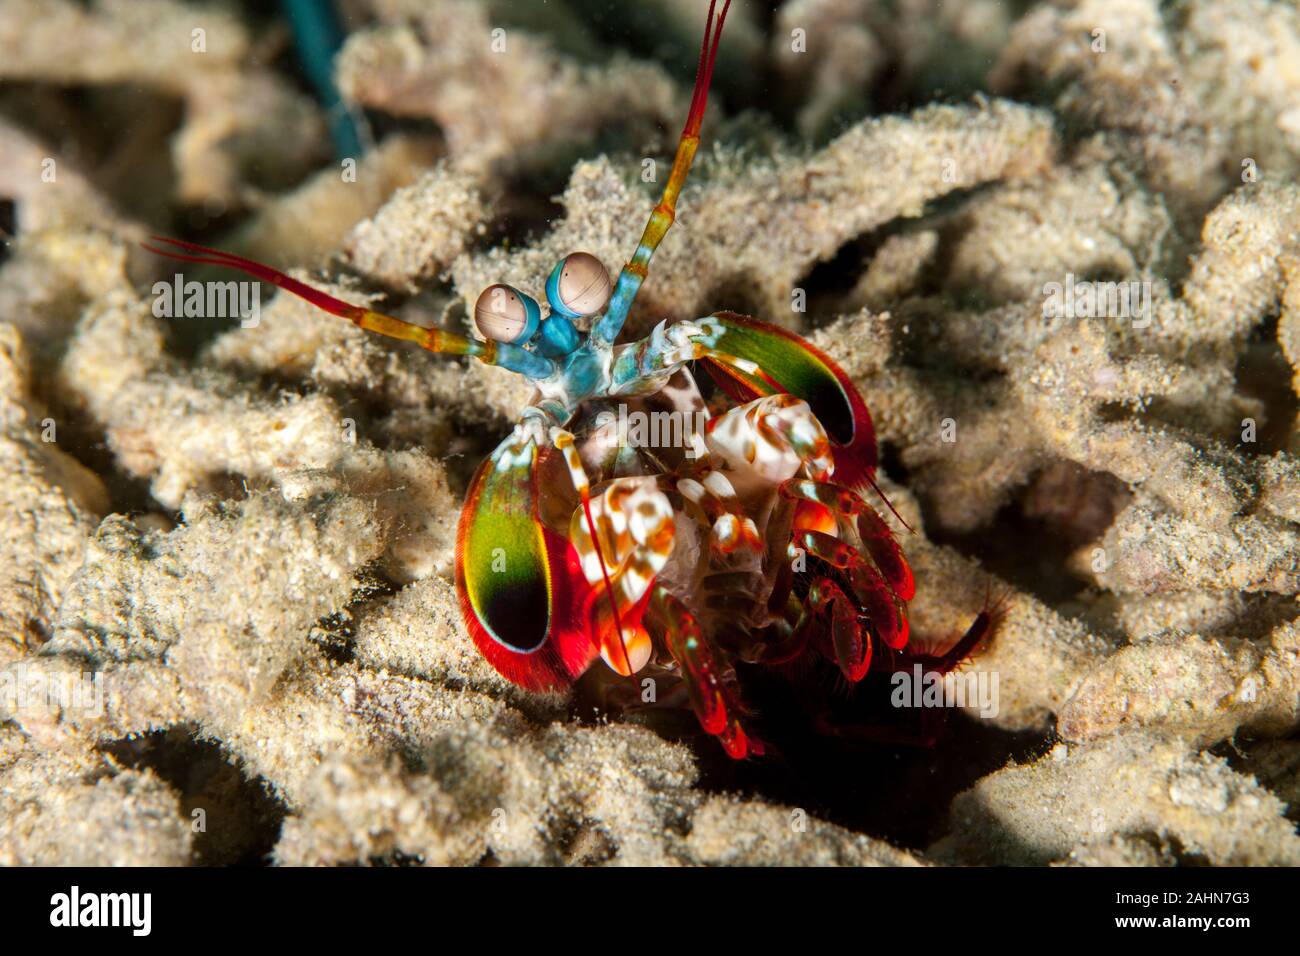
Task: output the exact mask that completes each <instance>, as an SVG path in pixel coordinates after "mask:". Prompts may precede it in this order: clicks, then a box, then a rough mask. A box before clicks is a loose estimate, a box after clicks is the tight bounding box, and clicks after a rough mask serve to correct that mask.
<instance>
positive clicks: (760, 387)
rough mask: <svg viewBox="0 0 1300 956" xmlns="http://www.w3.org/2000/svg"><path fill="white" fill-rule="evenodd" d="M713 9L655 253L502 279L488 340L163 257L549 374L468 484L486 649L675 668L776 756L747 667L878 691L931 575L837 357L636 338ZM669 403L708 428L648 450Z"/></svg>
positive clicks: (988, 619)
mask: <svg viewBox="0 0 1300 956" xmlns="http://www.w3.org/2000/svg"><path fill="white" fill-rule="evenodd" d="M715 4H716V0H710V3H709V13H708V20H707V24H706V28H705V33H704V40H703V43H702V45H701V50H700V58H699V65H698V68H697V72H696V79H695V87H694V95H693V97H692V100H691V105H690V110H689V113H688V115H687V118H686V123H685V126H684V127H683V129H682V133H681V136H680V139H679V141H678V146H677V150H676V154H675V157H674V160H673V165H672V170H671V173H670V174H669V177H668V180H667V183H666V184H665V186H664V188H663V192H662V195H661V197H660V199H659V202H658V204H657V205H656V206H655V208H654V211H653V212H652V214H651V216H650V219H649V222H648V223H647V225H646V226H645V229H644V232H643V233H642V236H641V241H640V244H639V245H638V246H637V248H636V251H635V253H634V254H633V256H632V258H631V260H630V261H628V263H627V264H626V265H625V266H624V267H623V269H622V271H621V272H620V273H619V275H618V279H617V281H616V282H614V283H611V282H610V278H609V274H608V272H607V271H606V270H605V267H604V266H603V265H602V264H601V263H600V262H599V260H597V259H596V258H595V257H594V256H591V255H589V254H587V253H583V252H575V253H573V254H571V255H569V256H567V257H565V258H564V259H563V260H562V261H560V262H559V263H557V264H556V266H555V268H554V270H553V271H552V272H551V274H550V276H549V278H548V280H547V282H546V299H547V305H548V307H549V308H548V309H547V311H546V313H545V314H543V311H542V307H541V306H540V305H539V303H538V302H537V301H536V300H534V299H532V298H531V297H529V296H528V295H526V294H525V293H523V292H521V291H519V290H518V289H515V288H513V287H511V286H509V285H505V284H497V285H493V286H490V287H489V288H487V289H485V290H484V291H483V293H482V295H480V297H479V299H478V301H477V303H476V306H475V310H474V321H475V325H476V327H477V330H478V332H479V333H480V335H481V336H482V338H481V339H477V338H471V337H468V336H463V335H459V334H457V333H454V332H450V331H445V330H441V329H427V328H423V327H420V326H417V325H414V324H410V323H407V322H404V321H401V320H399V319H396V318H393V317H391V316H388V315H384V314H382V313H379V312H376V311H372V310H371V309H368V308H362V307H360V306H355V305H351V304H349V303H347V302H344V301H341V300H339V299H337V298H335V297H333V296H331V295H328V294H326V293H324V292H321V291H319V290H317V289H315V288H312V287H311V286H309V285H307V284H305V283H303V282H300V281H298V280H296V279H294V278H292V277H290V276H288V275H285V274H283V273H281V272H279V271H276V270H274V269H272V268H270V267H268V266H265V265H262V264H260V263H257V262H253V261H251V260H248V259H244V258H242V257H239V256H235V255H233V254H230V253H225V252H221V251H218V250H215V249H211V248H208V247H205V246H200V245H196V244H193V243H189V242H184V241H180V240H176V239H167V238H163V237H154V242H155V243H156V244H155V245H152V246H150V245H147V246H146V248H148V249H150V251H153V252H155V253H157V254H160V255H163V256H168V257H170V258H174V259H180V260H184V261H190V262H200V263H207V264H211V265H219V266H226V267H231V268H235V269H239V270H242V271H244V272H246V273H249V274H251V275H253V276H255V277H257V278H258V279H261V280H263V281H266V282H270V283H273V284H275V285H277V286H279V287H280V288H282V289H284V290H286V291H288V292H290V293H292V294H294V295H297V296H300V297H302V298H303V299H306V300H307V301H309V302H311V303H313V304H315V305H316V306H318V307H319V308H321V309H323V310H325V311H327V312H330V313H332V314H334V315H337V316H340V317H342V318H345V319H348V320H350V321H352V322H353V323H355V324H356V325H358V326H359V327H361V328H363V329H368V330H370V331H372V332H377V333H379V334H381V335H386V336H389V337H391V338H395V339H400V340H404V341H409V342H414V343H416V344H417V345H419V346H421V347H422V348H425V349H427V350H429V351H431V352H437V353H443V354H448V355H464V356H473V357H474V358H476V359H478V360H479V361H481V362H483V363H485V364H488V365H496V366H499V367H501V368H505V369H509V370H510V371H512V372H516V373H518V374H520V375H523V376H524V377H525V378H527V379H528V380H529V381H530V382H531V383H533V385H534V386H535V387H536V393H535V395H534V398H533V400H532V402H531V403H530V404H529V405H528V407H526V408H525V409H524V410H523V412H522V414H521V415H520V417H519V420H518V423H517V424H516V426H515V427H514V429H513V431H512V432H511V433H510V434H509V435H508V436H507V437H506V438H505V440H503V441H502V442H501V443H500V445H499V446H498V447H497V448H496V450H495V451H494V452H493V453H492V454H491V456H490V457H489V458H488V459H487V460H486V461H484V462H483V464H482V465H481V466H480V467H479V469H478V470H477V472H476V473H475V475H474V477H473V479H472V480H471V482H470V485H469V489H468V492H467V494H466V499H465V505H464V508H463V511H462V514H461V518H460V524H459V529H458V535H457V549H456V572H455V577H456V589H457V593H458V596H459V601H460V606H461V611H462V614H463V617H464V620H465V624H466V626H467V628H468V630H469V632H470V634H471V636H472V638H473V640H474V642H475V644H476V645H477V647H478V649H479V650H480V651H481V653H482V654H483V656H484V657H485V658H486V659H487V660H488V661H489V662H490V663H491V664H492V666H493V667H495V668H496V670H497V671H498V672H500V673H501V674H502V675H503V676H504V677H506V678H507V679H509V680H510V681H512V682H514V683H515V684H518V685H520V686H522V687H525V688H528V689H530V690H534V691H548V690H557V689H564V688H567V687H569V686H570V685H572V684H573V682H574V681H575V680H576V679H577V678H578V677H579V676H580V675H582V674H583V672H584V671H586V670H587V669H588V667H589V666H591V665H592V664H593V662H594V661H595V659H596V657H597V656H599V657H600V658H602V659H603V660H604V662H605V664H607V665H608V666H609V667H610V668H611V669H612V670H613V671H614V672H616V673H617V674H618V675H622V676H623V677H631V676H632V675H641V674H644V673H654V674H658V675H663V676H669V677H673V678H676V679H678V680H679V682H680V685H684V687H685V690H686V696H687V697H688V699H689V701H690V704H691V706H692V708H693V710H694V712H695V714H696V716H697V717H698V719H699V723H700V725H701V726H702V727H703V728H704V730H705V731H707V732H708V733H710V734H713V735H715V736H716V737H717V738H718V740H719V741H720V742H721V744H722V746H723V747H724V748H725V750H726V752H727V753H728V754H730V755H731V756H732V757H734V758H738V759H739V758H743V757H745V756H747V755H751V754H760V753H762V752H763V749H764V746H763V744H762V742H761V741H760V740H759V739H758V738H757V737H756V736H755V735H754V734H753V733H752V731H749V730H747V729H746V715H747V712H746V708H745V706H744V703H743V700H742V696H741V693H740V689H739V681H738V679H737V676H736V670H735V665H736V664H737V662H745V663H747V664H757V665H772V666H774V667H780V666H783V665H787V664H790V663H791V662H794V661H798V660H802V659H804V658H805V657H806V656H808V655H813V656H819V657H821V658H823V659H828V660H829V661H831V662H833V664H834V665H835V666H836V667H837V668H838V670H839V672H840V673H841V674H842V675H843V678H844V679H845V680H847V681H848V682H850V683H857V682H859V681H861V680H862V678H863V677H864V676H865V675H866V674H867V673H868V671H869V670H870V669H871V667H872V662H873V660H877V659H879V658H880V657H882V656H884V655H879V654H873V649H879V648H880V647H881V646H883V647H884V648H888V649H889V650H890V651H891V652H894V653H891V654H890V655H889V656H890V657H891V658H894V659H897V658H896V653H897V652H901V651H903V649H904V648H905V647H906V646H907V645H908V641H909V628H908V618H907V604H908V602H909V601H910V600H911V599H912V597H913V595H914V593H915V584H914V581H913V575H912V571H911V569H910V567H909V566H908V563H907V559H906V558H905V557H904V554H903V552H902V549H901V548H900V546H899V544H898V542H897V541H896V540H895V537H894V533H893V532H892V530H891V529H890V527H889V525H888V524H887V523H886V522H885V520H884V519H883V518H882V517H881V515H880V514H879V513H878V512H877V511H876V510H875V508H874V507H873V506H872V505H871V504H869V503H868V502H867V501H866V500H865V499H864V497H863V494H864V493H865V491H866V489H872V490H873V491H874V492H875V493H876V494H877V495H879V497H880V500H881V501H883V502H884V504H885V505H887V506H888V501H887V500H885V498H884V496H883V494H880V492H879V489H878V488H876V485H875V482H874V479H873V475H874V472H875V468H876V464H877V461H876V439H875V432H874V429H873V426H872V421H871V416H870V413H869V412H868V410H867V406H866V404H865V402H864V401H863V399H862V397H861V395H860V394H859V393H858V390H857V388H856V387H855V386H854V384H853V383H852V382H851V381H850V379H849V378H848V376H847V375H846V374H845V373H844V372H843V371H842V370H841V369H840V368H839V367H838V366H837V365H836V364H835V363H834V362H833V361H831V359H830V358H828V357H827V356H826V355H825V354H823V353H822V352H821V351H820V350H818V349H817V348H815V347H814V346H812V345H811V344H810V343H808V342H807V341H805V340H804V339H802V338H801V337H799V336H798V335H796V334H794V333H792V332H789V331H786V330H784V329H782V328H780V327H777V326H774V325H770V324H767V323H764V322H761V321H759V320H757V319H753V318H749V317H745V316H741V315H738V314H735V313H731V312H718V313H715V314H713V315H709V316H706V317H704V318H699V319H695V320H691V321H680V322H677V323H675V324H673V325H670V326H667V325H665V323H662V322H661V323H660V324H659V325H658V326H657V327H655V328H654V329H653V331H652V332H651V333H650V334H649V335H648V336H647V337H646V338H643V339H641V340H640V341H637V342H632V343H628V344H624V345H618V344H616V342H617V339H618V337H619V333H620V331H621V330H622V328H623V326H624V323H625V321H626V319H627V317H628V313H629V311H630V309H631V307H632V304H633V302H634V300H635V298H636V295H637V291H638V290H639V289H640V287H641V285H642V283H643V282H644V281H645V279H646V277H647V274H648V271H649V267H650V262H651V259H652V257H653V256H654V253H655V250H656V248H657V247H658V246H659V244H660V242H661V241H662V240H663V238H664V236H665V234H666V233H667V232H668V230H669V228H670V227H671V226H672V224H673V221H674V218H675V215H676V206H677V200H678V196H679V195H680V193H681V190H682V186H683V184H684V183H685V181H686V177H687V173H688V172H689V170H690V168H691V164H692V161H693V159H694V157H695V153H696V150H697V148H698V146H699V142H700V126H701V122H702V120H703V118H704V113H705V106H706V102H707V97H708V90H709V85H710V78H711V76H712V73H713V68H714V63H715V60H716V57H717V51H718V43H719V39H720V37H721V34H722V29H723V25H724V23H725V20H726V16H727V11H728V9H729V7H730V0H725V2H724V3H723V5H722V9H721V11H720V12H717V14H716V17H715ZM581 320H587V321H588V322H589V330H588V331H586V332H583V331H581V330H580V326H579V322H580V321H581ZM701 368H702V369H703V370H704V371H705V372H706V373H707V374H708V376H709V377H710V378H711V379H712V380H714V382H715V383H716V386H717V388H718V390H719V393H720V395H719V396H718V397H719V398H721V399H722V401H721V403H720V402H719V401H717V400H715V401H714V402H713V403H712V406H711V407H710V404H709V403H707V402H706V401H705V399H704V398H703V396H702V393H701V391H700V390H699V388H698V387H697V383H696V380H695V378H694V376H693V373H692V369H695V370H696V371H698V370H699V369H701ZM728 400H729V402H728ZM665 413H667V414H669V415H675V416H684V417H686V418H687V420H690V421H702V422H703V428H700V429H693V430H690V434H689V435H687V434H686V433H685V432H683V433H682V438H681V440H680V441H678V442H668V443H657V445H658V447H648V446H647V444H646V443H643V442H637V441H629V440H628V435H627V429H626V428H625V427H621V426H620V423H623V422H626V421H627V420H628V418H629V416H630V415H648V416H655V415H663V414H665ZM890 510H892V506H891V507H890ZM899 520H900V522H901V520H902V519H901V518H900V519H899ZM991 627H992V616H991V615H990V614H989V613H987V612H985V613H982V614H980V615H979V616H978V617H977V618H976V621H975V623H974V624H973V625H972V627H971V629H970V630H969V631H968V632H967V634H966V635H965V636H964V637H963V638H962V639H961V640H960V641H958V642H957V643H956V645H954V646H953V648H952V649H951V650H950V651H948V652H947V653H946V654H943V655H939V656H930V657H918V658H916V659H921V660H925V661H926V662H927V663H926V666H927V667H928V668H929V669H932V670H935V671H940V672H943V671H946V670H948V669H951V668H952V667H953V666H955V665H956V664H957V663H958V662H959V661H960V660H961V659H962V658H963V657H964V656H965V655H967V654H968V653H969V652H970V650H971V649H972V648H973V647H974V646H975V645H976V644H977V643H978V642H979V641H980V640H981V639H983V638H984V637H985V636H986V635H987V634H988V632H989V630H990V629H991Z"/></svg>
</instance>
